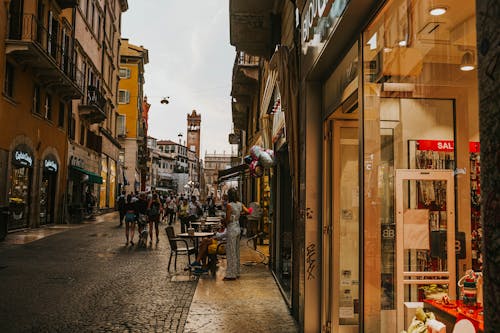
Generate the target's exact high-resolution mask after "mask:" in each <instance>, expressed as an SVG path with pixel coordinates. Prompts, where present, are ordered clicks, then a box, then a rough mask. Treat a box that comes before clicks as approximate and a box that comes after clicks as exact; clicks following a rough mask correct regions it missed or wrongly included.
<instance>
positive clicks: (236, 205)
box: [224, 188, 250, 281]
mask: <svg viewBox="0 0 500 333" xmlns="http://www.w3.org/2000/svg"><path fill="white" fill-rule="evenodd" d="M227 197H228V203H227V205H226V218H225V221H224V222H225V226H226V228H227V245H226V258H227V269H226V276H225V277H224V281H231V280H236V279H237V278H239V277H240V233H241V229H240V223H239V219H240V215H241V213H242V212H244V213H246V214H249V213H250V211H249V210H248V208H247V207H245V205H243V204H242V203H241V202H239V200H238V193H237V192H236V190H235V189H234V188H231V189H229V191H228V192H227Z"/></svg>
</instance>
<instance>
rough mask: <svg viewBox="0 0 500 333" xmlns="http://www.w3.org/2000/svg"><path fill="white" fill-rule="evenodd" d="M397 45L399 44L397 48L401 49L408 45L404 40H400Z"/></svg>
mask: <svg viewBox="0 0 500 333" xmlns="http://www.w3.org/2000/svg"><path fill="white" fill-rule="evenodd" d="M398 44H399V46H402V47H405V46H406V45H408V43H407V42H406V40H404V39H403V40H400V41H399V42H398Z"/></svg>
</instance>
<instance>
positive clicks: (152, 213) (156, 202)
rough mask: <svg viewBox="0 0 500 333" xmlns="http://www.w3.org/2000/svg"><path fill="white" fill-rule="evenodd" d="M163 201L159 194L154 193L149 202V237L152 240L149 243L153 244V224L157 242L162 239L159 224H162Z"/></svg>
mask: <svg viewBox="0 0 500 333" xmlns="http://www.w3.org/2000/svg"><path fill="white" fill-rule="evenodd" d="M161 210H162V207H161V201H160V198H158V194H156V193H153V195H152V197H151V199H150V200H149V202H148V217H149V237H150V242H149V245H153V224H154V226H155V234H156V244H158V242H159V241H160V238H159V237H158V236H159V234H160V233H159V231H158V225H159V224H160V214H161Z"/></svg>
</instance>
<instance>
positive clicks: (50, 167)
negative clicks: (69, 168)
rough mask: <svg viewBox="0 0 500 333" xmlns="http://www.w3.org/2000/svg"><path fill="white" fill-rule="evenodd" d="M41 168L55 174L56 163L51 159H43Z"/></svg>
mask: <svg viewBox="0 0 500 333" xmlns="http://www.w3.org/2000/svg"><path fill="white" fill-rule="evenodd" d="M43 166H44V168H45V169H46V170H47V171H51V172H57V167H58V166H57V162H56V161H54V160H51V159H45V160H44V161H43Z"/></svg>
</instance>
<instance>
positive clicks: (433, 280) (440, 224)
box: [395, 169, 456, 332]
mask: <svg viewBox="0 0 500 333" xmlns="http://www.w3.org/2000/svg"><path fill="white" fill-rule="evenodd" d="M395 189H396V285H397V291H396V295H397V297H396V304H397V332H401V331H403V330H404V329H406V328H407V327H408V326H409V325H410V324H411V322H410V320H411V319H410V318H407V317H405V316H404V313H405V311H404V310H405V309H404V307H405V306H406V304H408V303H406V302H423V301H425V300H438V301H441V300H442V298H443V297H444V296H445V295H446V296H447V297H449V298H450V299H456V291H455V284H456V276H455V223H454V220H455V205H454V202H455V193H454V181H453V171H451V170H417V169H398V170H396V177H395Z"/></svg>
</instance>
